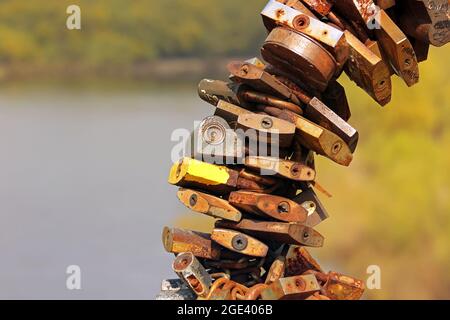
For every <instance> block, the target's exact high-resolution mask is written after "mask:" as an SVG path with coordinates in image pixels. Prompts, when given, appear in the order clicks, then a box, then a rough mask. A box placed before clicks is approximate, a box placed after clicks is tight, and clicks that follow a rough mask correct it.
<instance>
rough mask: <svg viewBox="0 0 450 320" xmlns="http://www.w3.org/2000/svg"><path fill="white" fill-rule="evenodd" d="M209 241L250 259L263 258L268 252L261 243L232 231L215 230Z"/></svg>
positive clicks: (265, 246)
mask: <svg viewBox="0 0 450 320" xmlns="http://www.w3.org/2000/svg"><path fill="white" fill-rule="evenodd" d="M211 239H212V240H213V241H215V242H216V243H218V244H220V245H221V246H223V247H225V248H227V249H229V250H231V251H234V252H237V253H240V254H243V255H246V256H251V257H261V258H264V257H265V256H266V255H267V251H268V250H269V248H268V247H267V245H265V244H264V243H262V242H261V241H259V240H256V239H255V238H252V237H250V236H248V235H246V234H243V233H241V232H237V231H234V230H227V229H220V228H216V229H214V230H213V232H212V234H211Z"/></svg>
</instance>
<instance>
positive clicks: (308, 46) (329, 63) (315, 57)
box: [261, 27, 338, 91]
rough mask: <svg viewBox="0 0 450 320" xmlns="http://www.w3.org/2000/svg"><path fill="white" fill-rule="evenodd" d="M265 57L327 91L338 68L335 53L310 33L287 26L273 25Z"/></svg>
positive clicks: (265, 46)
mask: <svg viewBox="0 0 450 320" xmlns="http://www.w3.org/2000/svg"><path fill="white" fill-rule="evenodd" d="M261 54H262V57H263V58H264V60H265V61H267V62H268V63H270V64H272V65H274V66H275V67H277V68H279V69H282V70H285V71H287V72H290V73H292V74H293V75H295V76H297V77H298V78H299V79H301V80H302V81H304V82H306V83H310V84H311V85H316V86H317V89H318V90H320V91H324V90H325V89H326V87H327V85H328V82H329V81H330V80H331V78H332V77H333V76H334V74H335V73H336V71H337V68H338V66H337V62H336V60H335V58H334V57H333V55H332V54H331V53H330V52H328V50H326V49H325V48H324V47H323V46H322V45H320V44H319V43H318V42H317V41H315V40H313V39H312V38H310V37H309V36H307V35H305V34H303V33H300V32H297V31H294V30H291V29H288V28H284V27H277V28H275V29H273V30H272V31H271V32H270V34H269V36H268V37H267V39H266V41H265V42H264V45H263V47H262V49H261Z"/></svg>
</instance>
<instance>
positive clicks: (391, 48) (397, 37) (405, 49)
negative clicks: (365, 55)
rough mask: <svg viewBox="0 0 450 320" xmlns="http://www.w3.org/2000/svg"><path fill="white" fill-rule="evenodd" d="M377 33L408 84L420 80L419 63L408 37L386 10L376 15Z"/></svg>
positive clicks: (392, 61)
mask: <svg viewBox="0 0 450 320" xmlns="http://www.w3.org/2000/svg"><path fill="white" fill-rule="evenodd" d="M375 21H376V23H377V24H378V25H379V28H378V27H377V28H375V34H376V36H377V39H378V41H379V42H380V44H381V46H382V48H383V50H384V52H385V53H386V55H387V57H388V58H389V61H390V62H391V64H392V66H393V68H394V69H395V71H396V73H397V74H398V75H399V76H400V77H401V78H402V79H403V80H404V81H405V83H406V84H407V85H408V86H412V85H414V84H416V83H417V82H419V64H418V62H417V57H416V53H415V52H414V49H413V47H412V45H411V42H410V41H409V39H408V37H407V36H406V35H405V34H404V33H403V32H402V30H401V29H400V28H399V27H398V26H397V25H396V24H395V22H394V21H392V19H391V18H390V17H389V15H388V14H387V13H386V12H385V11H384V10H380V12H379V13H378V14H377V15H376V16H375Z"/></svg>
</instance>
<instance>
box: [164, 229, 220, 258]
mask: <svg viewBox="0 0 450 320" xmlns="http://www.w3.org/2000/svg"><path fill="white" fill-rule="evenodd" d="M162 241H163V244H164V248H165V249H166V251H167V252H170V253H175V254H179V253H184V252H192V254H194V256H196V257H199V258H205V259H211V260H219V259H220V247H219V246H218V245H217V244H216V243H215V242H213V241H211V235H210V234H206V233H202V232H197V231H191V230H183V229H178V228H168V227H165V228H164V230H163V234H162Z"/></svg>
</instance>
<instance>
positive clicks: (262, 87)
mask: <svg viewBox="0 0 450 320" xmlns="http://www.w3.org/2000/svg"><path fill="white" fill-rule="evenodd" d="M228 71H229V72H230V73H231V76H230V80H232V81H233V82H237V83H244V84H246V85H248V86H249V87H251V88H253V89H255V90H256V91H259V92H265V93H267V94H271V95H274V96H277V97H279V98H283V99H287V100H290V101H292V102H293V103H295V104H300V101H299V100H298V98H297V97H296V96H295V95H294V94H293V93H292V91H291V90H290V89H289V88H288V87H287V86H286V85H284V84H283V83H282V82H280V81H279V80H278V79H277V78H276V77H274V76H272V75H271V74H269V73H267V72H266V71H264V67H263V68H260V67H257V66H256V65H253V64H252V63H250V62H244V63H241V62H236V61H234V62H230V63H229V64H228Z"/></svg>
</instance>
